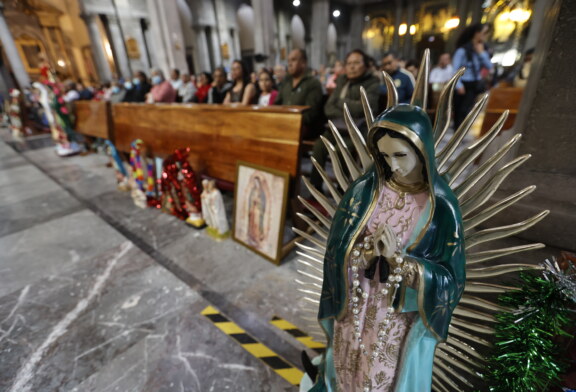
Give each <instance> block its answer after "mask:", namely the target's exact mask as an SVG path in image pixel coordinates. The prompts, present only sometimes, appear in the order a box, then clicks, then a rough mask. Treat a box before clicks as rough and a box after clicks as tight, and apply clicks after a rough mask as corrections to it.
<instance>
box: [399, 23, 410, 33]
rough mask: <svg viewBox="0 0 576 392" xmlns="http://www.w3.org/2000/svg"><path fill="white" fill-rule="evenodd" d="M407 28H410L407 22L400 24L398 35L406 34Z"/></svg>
mask: <svg viewBox="0 0 576 392" xmlns="http://www.w3.org/2000/svg"><path fill="white" fill-rule="evenodd" d="M407 30H408V25H407V24H406V23H402V24H401V25H400V26H398V35H404V34H406V31H407Z"/></svg>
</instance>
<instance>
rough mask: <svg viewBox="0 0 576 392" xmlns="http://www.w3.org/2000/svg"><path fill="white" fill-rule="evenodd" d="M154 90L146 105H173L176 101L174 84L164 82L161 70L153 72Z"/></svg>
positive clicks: (149, 94) (147, 98)
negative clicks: (161, 103)
mask: <svg viewBox="0 0 576 392" xmlns="http://www.w3.org/2000/svg"><path fill="white" fill-rule="evenodd" d="M151 80H152V89H151V90H150V92H149V93H148V95H147V97H146V103H158V102H164V103H171V102H175V101H176V90H174V87H172V84H171V83H170V82H169V81H167V80H164V75H163V74H162V71H160V70H159V69H155V70H154V71H152V77H151Z"/></svg>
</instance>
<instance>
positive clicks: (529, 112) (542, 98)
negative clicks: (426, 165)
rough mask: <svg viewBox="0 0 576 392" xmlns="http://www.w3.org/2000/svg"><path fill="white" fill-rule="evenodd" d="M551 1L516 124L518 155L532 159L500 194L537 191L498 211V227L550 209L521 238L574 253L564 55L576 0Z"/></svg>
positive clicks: (572, 94) (567, 59)
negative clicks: (530, 188)
mask: <svg viewBox="0 0 576 392" xmlns="http://www.w3.org/2000/svg"><path fill="white" fill-rule="evenodd" d="M547 5H548V7H547V9H545V10H543V13H544V15H543V19H544V23H543V26H542V30H541V31H542V34H541V35H540V39H539V40H538V43H537V45H536V50H535V53H534V59H533V60H532V65H531V67H530V76H529V78H528V82H527V84H526V87H525V89H524V92H523V96H522V102H521V104H520V108H519V111H518V117H517V118H516V122H515V124H514V127H513V129H514V130H517V131H519V132H522V139H521V141H520V143H519V144H520V145H519V147H518V155H523V154H532V158H531V159H530V160H528V161H527V162H526V163H525V164H524V165H522V166H521V167H520V168H519V169H518V170H516V171H515V172H513V173H512V175H511V176H510V177H509V178H507V179H506V181H505V182H504V183H503V184H502V186H501V188H500V191H499V192H501V195H506V196H507V195H509V194H511V193H512V192H516V191H518V190H519V189H522V188H524V187H526V186H528V185H532V184H534V185H536V186H537V189H536V190H535V191H534V192H533V193H532V194H530V195H529V196H527V197H525V198H524V199H522V200H521V201H519V202H518V203H516V204H515V205H514V206H513V207H511V208H509V209H507V210H506V211H507V213H506V214H505V216H503V217H502V216H500V215H504V214H499V216H498V220H497V222H494V225H504V224H510V223H513V222H519V221H521V220H524V219H527V218H528V217H530V216H533V215H535V214H536V213H538V212H539V211H541V210H544V209H549V210H550V215H549V216H548V217H546V218H545V219H544V220H542V221H541V222H539V223H538V224H537V225H535V226H534V227H533V228H531V229H529V230H527V231H525V232H523V233H521V234H519V237H522V238H524V239H527V240H530V241H535V242H543V243H545V244H546V245H548V246H554V247H558V248H561V249H567V250H571V251H576V242H575V241H574V238H576V205H575V204H574V194H575V193H576V154H574V151H575V150H576V134H575V133H574V123H575V122H576V113H575V112H574V102H575V101H576V90H575V89H573V88H566V86H573V85H574V84H575V83H576V76H575V74H574V72H573V69H574V61H573V58H572V56H568V55H566V54H567V53H571V52H572V51H573V48H574V45H576V36H575V35H574V32H573V31H574V29H573V26H574V20H575V19H576V2H573V1H560V0H552V1H549V2H548V4H547ZM559 91H561V92H562V93H560V94H559V93H558V92H559ZM508 133H512V131H507V132H505V134H508ZM510 137H511V135H510ZM551 254H552V253H551ZM538 261H541V260H538ZM532 262H537V261H536V260H533V261H532Z"/></svg>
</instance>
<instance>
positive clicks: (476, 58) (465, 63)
mask: <svg viewBox="0 0 576 392" xmlns="http://www.w3.org/2000/svg"><path fill="white" fill-rule="evenodd" d="M452 65H453V66H454V69H456V70H457V69H460V67H466V71H464V75H462V77H461V78H460V79H459V80H458V82H457V83H456V88H457V89H458V88H461V87H463V86H464V84H463V83H462V82H474V81H476V80H480V79H481V76H480V70H481V69H482V68H486V69H488V70H490V71H491V70H492V68H493V67H494V66H493V65H492V62H491V61H490V55H489V54H488V52H486V51H484V52H482V53H478V52H476V51H475V50H473V48H472V45H471V44H467V45H464V46H461V47H459V48H458V49H456V52H454V58H453V59H452Z"/></svg>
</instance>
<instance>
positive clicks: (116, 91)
mask: <svg viewBox="0 0 576 392" xmlns="http://www.w3.org/2000/svg"><path fill="white" fill-rule="evenodd" d="M110 92H111V94H110V97H109V98H108V101H110V103H119V102H123V101H124V98H125V96H126V90H124V89H123V88H122V86H121V85H120V83H118V81H114V82H112V87H111V88H110Z"/></svg>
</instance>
